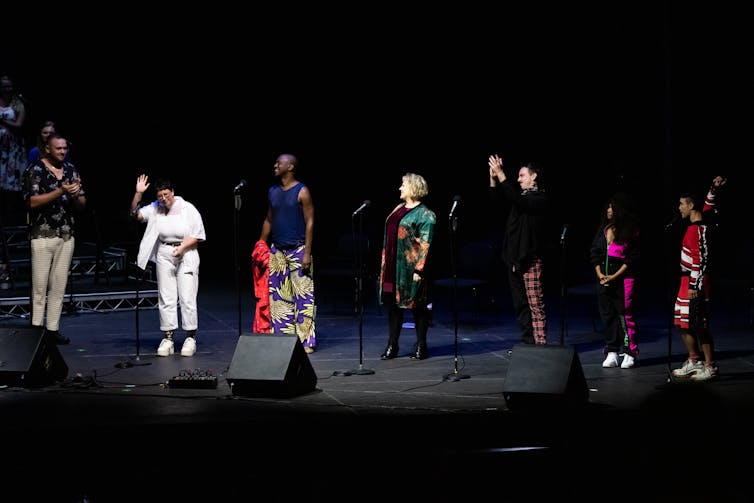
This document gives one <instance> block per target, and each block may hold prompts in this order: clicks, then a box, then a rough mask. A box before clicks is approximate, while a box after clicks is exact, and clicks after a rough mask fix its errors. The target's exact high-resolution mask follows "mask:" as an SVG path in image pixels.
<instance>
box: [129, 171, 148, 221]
mask: <svg viewBox="0 0 754 503" xmlns="http://www.w3.org/2000/svg"><path fill="white" fill-rule="evenodd" d="M148 188H149V177H148V176H147V175H139V176H138V177H137V178H136V191H135V192H134V197H133V199H131V215H132V216H133V217H134V218H136V219H137V220H138V221H139V222H142V221H143V220H144V218H143V217H142V216H141V212H140V211H139V204H140V203H141V198H142V197H143V196H144V192H146V190H147V189H148Z"/></svg>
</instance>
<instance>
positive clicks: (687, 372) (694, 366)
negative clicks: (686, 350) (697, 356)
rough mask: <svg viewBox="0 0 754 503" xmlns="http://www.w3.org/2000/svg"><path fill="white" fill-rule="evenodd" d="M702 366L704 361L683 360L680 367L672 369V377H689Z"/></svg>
mask: <svg viewBox="0 0 754 503" xmlns="http://www.w3.org/2000/svg"><path fill="white" fill-rule="evenodd" d="M703 368H704V363H702V362H700V361H697V362H692V361H691V360H686V361H685V362H683V365H682V366H681V368H677V369H674V370H673V372H672V374H673V377H691V376H692V375H694V374H696V373H697V372H699V371H701V370H702V369H703Z"/></svg>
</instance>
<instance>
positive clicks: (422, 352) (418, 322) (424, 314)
mask: <svg viewBox="0 0 754 503" xmlns="http://www.w3.org/2000/svg"><path fill="white" fill-rule="evenodd" d="M413 312H414V326H415V328H416V346H415V347H414V352H413V353H412V354H411V359H412V360H424V359H426V358H429V351H427V331H428V330H429V314H430V313H429V311H428V310H427V309H424V308H416V309H414V310H413Z"/></svg>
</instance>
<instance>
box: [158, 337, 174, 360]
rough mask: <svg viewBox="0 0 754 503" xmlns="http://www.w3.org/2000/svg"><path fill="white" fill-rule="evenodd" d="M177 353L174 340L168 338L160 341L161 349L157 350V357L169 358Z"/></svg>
mask: <svg viewBox="0 0 754 503" xmlns="http://www.w3.org/2000/svg"><path fill="white" fill-rule="evenodd" d="M174 351H175V349H174V346H173V339H168V338H167V337H166V338H164V339H162V340H161V341H160V347H158V348H157V356H169V355H172V354H173V352H174Z"/></svg>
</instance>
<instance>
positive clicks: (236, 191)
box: [233, 187, 243, 336]
mask: <svg viewBox="0 0 754 503" xmlns="http://www.w3.org/2000/svg"><path fill="white" fill-rule="evenodd" d="M233 200H234V208H235V211H233V250H234V262H235V269H236V274H235V276H236V302H237V305H238V335H239V336H240V335H241V333H242V332H243V325H242V319H241V261H240V257H239V249H238V248H239V239H238V233H239V223H240V218H239V212H240V210H241V193H240V190H239V187H236V188H235V189H234V190H233Z"/></svg>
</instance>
